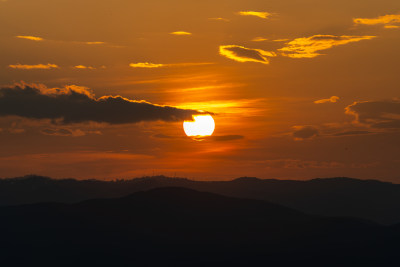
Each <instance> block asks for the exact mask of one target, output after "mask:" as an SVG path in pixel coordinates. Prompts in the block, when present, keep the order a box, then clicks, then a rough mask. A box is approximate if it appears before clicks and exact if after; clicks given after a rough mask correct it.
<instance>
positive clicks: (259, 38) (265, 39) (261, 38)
mask: <svg viewBox="0 0 400 267" xmlns="http://www.w3.org/2000/svg"><path fill="white" fill-rule="evenodd" d="M267 40H268V39H267V38H264V37H255V38H253V39H251V41H252V42H264V41H267Z"/></svg>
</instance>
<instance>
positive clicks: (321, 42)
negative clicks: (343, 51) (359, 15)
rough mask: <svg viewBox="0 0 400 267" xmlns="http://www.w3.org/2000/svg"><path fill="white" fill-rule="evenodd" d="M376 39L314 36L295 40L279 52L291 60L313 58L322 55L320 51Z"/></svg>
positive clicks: (369, 37)
mask: <svg viewBox="0 0 400 267" xmlns="http://www.w3.org/2000/svg"><path fill="white" fill-rule="evenodd" d="M375 37H376V36H348V35H342V36H335V35H313V36H310V37H303V38H297V39H294V40H293V41H290V42H288V43H287V44H286V46H284V47H283V48H281V49H278V50H279V51H281V52H282V55H283V56H287V57H291V58H313V57H317V56H320V55H321V54H320V53H317V52H318V51H321V50H326V49H330V48H332V47H334V46H339V45H345V44H348V43H354V42H359V41H362V40H370V39H373V38H375Z"/></svg>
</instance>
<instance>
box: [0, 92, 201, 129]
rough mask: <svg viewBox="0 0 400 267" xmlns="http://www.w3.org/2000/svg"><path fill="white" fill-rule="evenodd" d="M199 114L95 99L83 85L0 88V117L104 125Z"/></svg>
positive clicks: (179, 118)
mask: <svg viewBox="0 0 400 267" xmlns="http://www.w3.org/2000/svg"><path fill="white" fill-rule="evenodd" d="M201 113H202V112H199V111H197V110H190V109H180V108H176V107H172V106H161V105H156V104H152V103H149V102H146V101H143V100H140V101H138V100H131V99H127V98H124V97H122V96H103V97H100V98H95V97H94V95H93V94H92V93H91V92H90V91H89V90H88V89H87V88H85V87H79V86H68V87H64V88H53V89H48V88H46V87H44V86H26V85H25V86H20V85H18V86H14V87H6V88H0V116H19V117H24V118H29V119H50V120H51V121H52V122H54V123H59V124H73V123H82V122H89V121H93V122H98V123H108V124H126V123H138V122H142V121H166V122H175V121H183V120H192V115H196V114H201ZM203 114H204V113H203Z"/></svg>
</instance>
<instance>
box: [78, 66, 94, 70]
mask: <svg viewBox="0 0 400 267" xmlns="http://www.w3.org/2000/svg"><path fill="white" fill-rule="evenodd" d="M74 68H75V69H89V70H95V69H96V68H94V67H91V66H84V65H76V66H74Z"/></svg>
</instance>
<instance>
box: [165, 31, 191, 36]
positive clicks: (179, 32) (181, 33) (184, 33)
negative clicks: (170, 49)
mask: <svg viewBox="0 0 400 267" xmlns="http://www.w3.org/2000/svg"><path fill="white" fill-rule="evenodd" d="M169 34H172V35H192V33H191V32H185V31H176V32H170V33H169Z"/></svg>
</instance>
